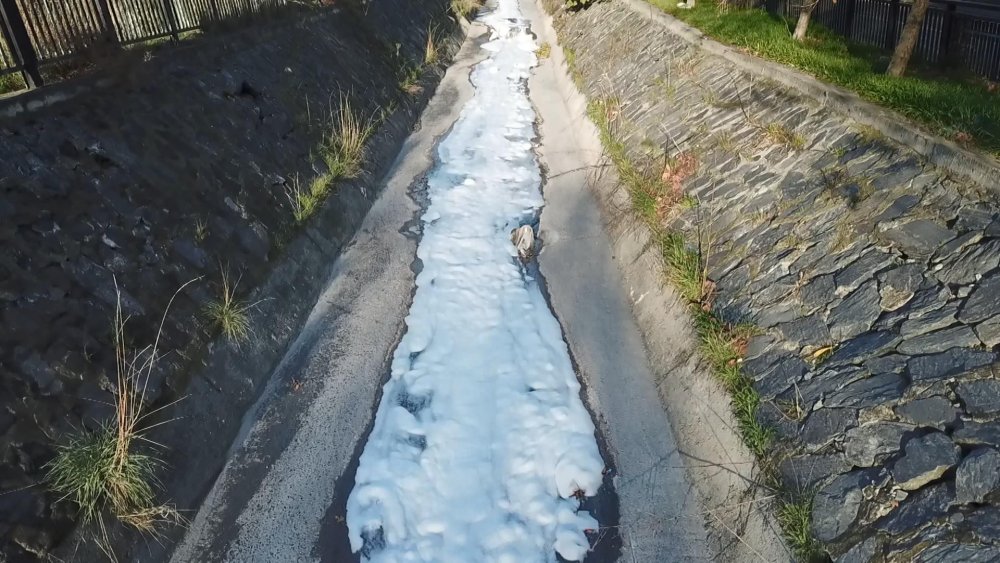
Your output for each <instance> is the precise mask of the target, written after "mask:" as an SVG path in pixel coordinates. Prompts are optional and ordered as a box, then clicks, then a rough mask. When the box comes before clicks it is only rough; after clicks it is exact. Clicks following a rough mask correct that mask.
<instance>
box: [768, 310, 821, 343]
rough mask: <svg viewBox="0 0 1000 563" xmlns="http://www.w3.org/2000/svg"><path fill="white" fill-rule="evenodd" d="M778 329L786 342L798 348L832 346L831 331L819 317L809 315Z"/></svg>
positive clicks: (784, 324)
mask: <svg viewBox="0 0 1000 563" xmlns="http://www.w3.org/2000/svg"><path fill="white" fill-rule="evenodd" d="M776 328H777V330H778V332H780V333H781V336H782V337H783V338H784V339H785V340H786V341H788V342H790V343H792V344H795V345H796V346H798V347H801V346H810V345H812V346H824V345H827V344H830V330H829V329H827V327H826V323H825V322H823V320H822V319H820V318H819V316H817V315H809V316H808V317H802V318H801V319H797V320H794V321H792V322H789V323H782V324H779V325H778V326H777V327H776Z"/></svg>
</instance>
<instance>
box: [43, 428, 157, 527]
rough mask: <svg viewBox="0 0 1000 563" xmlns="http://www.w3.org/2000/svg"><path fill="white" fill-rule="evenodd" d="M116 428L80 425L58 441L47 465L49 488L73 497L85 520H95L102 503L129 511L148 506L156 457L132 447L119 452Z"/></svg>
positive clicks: (128, 512)
mask: <svg viewBox="0 0 1000 563" xmlns="http://www.w3.org/2000/svg"><path fill="white" fill-rule="evenodd" d="M118 448H119V438H118V433H117V431H116V428H115V427H114V426H113V425H111V424H107V425H103V426H101V427H100V428H98V429H97V430H92V431H91V430H80V431H77V432H75V433H73V434H70V435H69V436H67V437H66V438H65V439H64V440H63V442H62V443H60V444H58V445H57V446H56V457H55V458H54V459H53V460H52V463H50V464H49V466H48V478H49V486H50V488H51V489H52V491H54V492H56V493H57V494H61V495H63V496H64V497H66V498H67V499H69V500H71V501H73V503H75V504H76V505H77V507H78V508H79V511H80V512H79V513H80V517H81V519H82V520H83V521H84V522H91V521H93V520H95V519H96V518H97V517H98V516H99V515H100V513H101V511H102V510H103V509H104V508H105V506H109V507H111V509H112V510H113V511H114V512H115V514H123V515H129V514H132V513H134V512H136V511H138V510H141V509H142V508H144V507H148V506H152V505H153V501H154V499H155V494H154V492H153V485H154V483H156V480H155V474H156V471H157V470H158V469H160V467H161V466H162V465H163V464H162V462H160V460H159V459H157V458H155V457H153V456H151V455H145V454H141V453H135V452H131V453H129V454H128V455H125V456H119V455H118Z"/></svg>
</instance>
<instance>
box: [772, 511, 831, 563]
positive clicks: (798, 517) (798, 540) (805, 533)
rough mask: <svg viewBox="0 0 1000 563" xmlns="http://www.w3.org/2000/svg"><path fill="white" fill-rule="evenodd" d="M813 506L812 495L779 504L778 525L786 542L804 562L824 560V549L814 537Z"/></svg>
mask: <svg viewBox="0 0 1000 563" xmlns="http://www.w3.org/2000/svg"><path fill="white" fill-rule="evenodd" d="M812 504H813V503H812V496H811V495H809V496H808V497H802V498H799V499H783V500H781V501H779V503H778V523H779V524H780V525H781V529H782V531H783V532H784V534H785V541H787V542H788V545H789V547H791V548H792V551H794V552H795V554H796V555H797V556H798V557H799V559H800V560H802V561H822V560H824V554H823V549H822V547H821V546H820V545H819V542H817V541H816V539H815V538H814V537H813V535H812V520H811V518H812Z"/></svg>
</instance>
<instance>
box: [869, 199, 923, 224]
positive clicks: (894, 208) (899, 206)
mask: <svg viewBox="0 0 1000 563" xmlns="http://www.w3.org/2000/svg"><path fill="white" fill-rule="evenodd" d="M918 203H920V197H918V196H916V195H914V194H906V195H903V196H900V197H897V198H896V200H895V201H893V202H892V204H890V205H889V207H887V208H886V210H885V211H883V212H882V214H881V215H879V216H878V217H876V218H875V221H877V222H880V223H888V222H889V221H895V220H896V219H899V218H900V217H902V216H903V215H905V214H906V212H907V211H909V210H911V209H913V208H914V207H916V206H917V204H918Z"/></svg>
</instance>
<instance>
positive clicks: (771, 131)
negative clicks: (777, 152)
mask: <svg viewBox="0 0 1000 563" xmlns="http://www.w3.org/2000/svg"><path fill="white" fill-rule="evenodd" d="M764 132H765V133H766V134H767V138H768V139H770V141H771V142H772V143H775V144H778V145H785V147H787V148H789V149H792V150H797V151H800V150H802V149H804V148H806V140H805V138H804V137H803V136H802V135H799V134H798V133H796V132H794V131H792V130H791V129H789V128H788V127H785V126H784V125H782V124H780V123H769V124H768V125H767V127H765V128H764Z"/></svg>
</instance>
